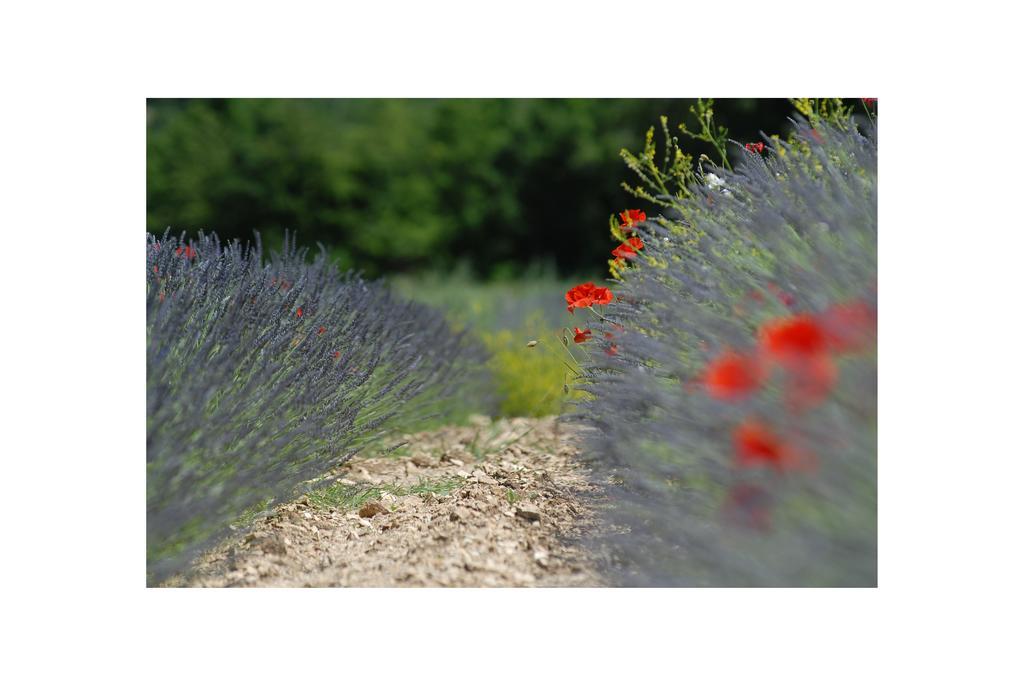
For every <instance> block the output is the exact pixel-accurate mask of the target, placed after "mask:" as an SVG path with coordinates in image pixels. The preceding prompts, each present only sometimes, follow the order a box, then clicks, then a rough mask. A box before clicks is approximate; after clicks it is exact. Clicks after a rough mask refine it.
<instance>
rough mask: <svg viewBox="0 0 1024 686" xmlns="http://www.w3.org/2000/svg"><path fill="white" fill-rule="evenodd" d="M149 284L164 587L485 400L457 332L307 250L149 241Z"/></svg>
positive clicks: (152, 492) (150, 497)
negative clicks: (335, 472) (279, 514)
mask: <svg viewBox="0 0 1024 686" xmlns="http://www.w3.org/2000/svg"><path fill="white" fill-rule="evenodd" d="M146 284H147V301H146V307H147V319H146V337H147V563H148V574H149V577H150V580H151V581H159V580H161V579H163V578H165V577H166V576H168V575H169V574H172V573H175V572H178V571H181V570H182V569H184V568H185V567H186V566H187V565H188V563H189V562H190V561H191V560H192V559H193V558H194V556H195V555H196V553H198V552H199V551H201V550H203V549H205V548H207V547H209V546H210V545H211V544H213V543H214V542H215V541H216V540H217V539H218V538H219V537H221V536H223V535H225V534H226V533H227V532H228V531H229V530H230V529H229V525H230V524H231V523H232V522H233V521H236V520H237V519H238V517H239V516H240V515H241V514H243V513H244V512H246V511H247V510H251V509H252V508H258V507H259V506H261V505H263V504H266V503H267V502H268V501H270V500H272V499H280V498H282V497H287V496H290V495H295V494H296V493H297V492H299V491H300V490H302V489H303V488H304V486H305V485H306V484H307V482H309V481H310V480H311V479H314V478H315V477H317V476H319V475H321V474H323V473H324V472H325V471H326V470H328V469H329V468H331V467H333V466H335V465H338V464H340V463H342V462H343V461H344V460H346V459H347V458H348V457H350V456H351V455H352V454H353V453H354V452H355V451H356V450H357V449H359V448H360V447H363V446H366V445H367V444H368V443H370V442H372V441H374V440H377V439H379V438H380V437H382V436H383V435H384V434H385V433H386V432H388V431H389V430H391V429H396V428H399V427H400V428H402V429H403V430H405V429H410V428H412V426H413V425H414V424H415V423H416V422H417V421H418V420H422V419H424V418H427V417H430V416H433V415H437V414H439V413H451V412H457V411H458V410H459V408H460V403H471V402H474V401H478V402H479V401H480V400H481V397H482V396H481V395H480V394H482V393H483V392H484V389H485V383H486V380H485V379H484V378H482V376H481V371H480V370H481V369H482V367H481V366H480V365H481V363H482V362H483V361H484V359H485V355H484V352H483V350H482V349H481V348H479V347H478V346H477V345H475V344H473V343H471V342H470V341H469V339H468V338H466V337H465V336H463V335H462V334H456V333H453V332H452V330H451V328H450V327H449V326H448V324H447V323H446V322H445V321H444V318H443V317H441V316H439V315H438V314H437V313H436V312H435V311H433V310H432V309H430V308H428V307H426V306H423V305H420V304H416V303H412V302H407V301H403V300H400V299H398V298H396V297H395V296H393V295H392V294H391V293H390V292H389V291H388V290H387V289H385V288H384V287H382V286H380V285H378V284H374V283H367V282H364V281H362V280H361V279H359V278H358V277H355V276H352V275H345V276H342V275H340V274H338V272H337V271H336V269H335V268H334V267H333V266H332V265H331V264H330V263H329V262H328V261H327V259H326V257H325V253H324V252H323V251H322V250H321V253H320V254H319V255H318V256H317V257H316V258H315V259H313V260H312V261H311V262H309V261H307V254H306V252H305V251H304V250H299V249H296V247H295V245H294V241H292V242H290V243H289V242H287V241H286V246H285V249H284V251H283V252H282V253H281V254H274V255H272V256H271V258H270V259H269V260H265V259H264V256H263V251H262V249H261V247H260V245H259V241H258V237H257V243H256V245H255V246H243V245H241V244H240V243H238V242H233V243H230V244H226V245H222V244H221V243H220V241H219V240H218V239H217V237H216V236H215V235H213V236H200V238H199V239H198V240H196V241H189V242H186V241H185V240H184V238H175V237H172V236H170V235H169V234H166V235H164V236H163V237H161V238H159V239H158V238H157V237H155V236H152V235H148V236H147V247H146ZM456 390H457V391H458V396H457V397H456V396H454V392H455V391H456Z"/></svg>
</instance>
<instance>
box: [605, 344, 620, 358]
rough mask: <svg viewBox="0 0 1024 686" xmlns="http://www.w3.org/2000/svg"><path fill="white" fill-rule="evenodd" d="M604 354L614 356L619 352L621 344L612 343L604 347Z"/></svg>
mask: <svg viewBox="0 0 1024 686" xmlns="http://www.w3.org/2000/svg"><path fill="white" fill-rule="evenodd" d="M604 354H605V355H607V356H608V357H614V356H615V355H618V354H619V346H617V345H615V344H614V343H612V344H611V345H610V346H608V347H607V348H605V349H604Z"/></svg>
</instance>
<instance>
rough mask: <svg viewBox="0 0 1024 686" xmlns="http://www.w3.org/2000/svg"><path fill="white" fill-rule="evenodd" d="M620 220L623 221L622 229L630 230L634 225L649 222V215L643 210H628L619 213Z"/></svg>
mask: <svg viewBox="0 0 1024 686" xmlns="http://www.w3.org/2000/svg"><path fill="white" fill-rule="evenodd" d="M619 218H620V219H622V227H623V228H629V227H631V226H633V225H634V224H639V223H640V222H645V221H647V213H646V212H644V211H643V210H626V211H625V212H619Z"/></svg>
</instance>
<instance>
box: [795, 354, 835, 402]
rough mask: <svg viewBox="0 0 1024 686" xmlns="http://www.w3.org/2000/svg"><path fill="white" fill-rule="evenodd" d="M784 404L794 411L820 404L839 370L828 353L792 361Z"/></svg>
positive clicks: (832, 384)
mask: <svg viewBox="0 0 1024 686" xmlns="http://www.w3.org/2000/svg"><path fill="white" fill-rule="evenodd" d="M787 371H788V372H789V377H788V379H787V382H786V404H787V405H788V406H789V409H790V410H792V411H794V412H803V411H805V410H809V409H811V408H813V407H816V406H818V405H820V404H821V403H822V402H823V401H824V400H825V398H827V397H828V394H829V393H831V392H832V388H833V387H834V386H835V385H836V380H837V379H838V377H839V371H838V370H837V369H836V364H835V362H834V361H833V360H832V358H831V357H829V356H828V355H814V356H812V357H809V358H806V359H803V360H800V361H793V362H792V363H791V364H790V365H789V366H788V367H787Z"/></svg>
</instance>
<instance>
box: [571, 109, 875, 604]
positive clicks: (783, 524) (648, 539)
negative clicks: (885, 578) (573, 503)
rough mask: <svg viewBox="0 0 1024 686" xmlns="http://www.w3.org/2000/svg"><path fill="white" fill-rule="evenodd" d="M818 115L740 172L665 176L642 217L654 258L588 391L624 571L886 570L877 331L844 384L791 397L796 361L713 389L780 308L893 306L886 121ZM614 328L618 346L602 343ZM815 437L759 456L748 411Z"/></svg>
mask: <svg viewBox="0 0 1024 686" xmlns="http://www.w3.org/2000/svg"><path fill="white" fill-rule="evenodd" d="M862 128H864V129H866V131H865V132H860V131H858V130H857V129H856V127H854V126H853V124H852V123H850V124H847V125H846V126H840V127H833V126H818V127H817V128H816V129H813V130H812V129H811V128H810V127H809V126H808V125H807V124H806V123H805V122H798V123H797V133H796V137H797V140H796V142H794V144H792V145H790V144H787V143H783V142H777V141H776V142H769V145H768V147H766V149H765V154H764V156H763V157H762V156H761V155H758V154H756V153H748V152H743V153H742V154H743V155H744V157H745V159H744V161H743V163H742V164H741V165H740V166H739V168H738V170H737V171H736V172H735V173H733V172H729V171H725V170H721V169H715V170H714V174H715V176H716V177H717V178H714V179H712V178H711V177H710V176H707V177H705V180H706V181H710V183H705V184H704V185H701V186H699V187H692V188H691V189H690V193H689V194H686V193H680V194H679V195H676V196H667V195H664V194H662V195H661V196H660V199H661V200H662V201H663V202H665V203H666V206H665V207H664V208H663V210H662V213H661V215H662V216H660V217H658V218H653V219H651V220H650V221H647V222H645V223H644V224H642V225H641V227H640V230H639V235H640V236H641V238H642V239H643V241H644V243H645V248H644V249H643V250H642V251H641V257H640V258H639V259H638V260H637V266H635V267H633V268H630V269H627V270H625V273H624V274H623V275H622V278H621V281H620V283H618V284H617V285H616V284H612V290H613V291H614V293H615V295H616V299H615V300H614V301H613V302H612V303H611V304H610V305H609V306H608V307H607V308H606V309H605V315H606V317H607V318H608V319H609V320H611V321H612V322H615V323H618V324H620V325H621V326H623V327H624V330H619V329H618V328H617V327H615V326H613V325H611V324H609V323H608V322H606V321H601V320H595V321H590V322H589V323H588V325H589V326H590V327H592V329H593V330H594V340H593V341H592V342H590V343H588V344H587V345H590V346H592V348H591V350H592V352H593V354H592V355H591V356H590V362H588V363H587V364H586V365H585V369H584V378H583V380H582V383H583V387H584V388H585V390H587V391H589V392H590V393H591V394H593V398H592V399H591V400H589V401H585V402H583V403H582V405H581V407H579V408H578V411H579V414H578V418H580V419H582V420H583V421H584V422H586V423H587V425H588V426H589V430H588V431H587V437H588V439H587V445H588V448H589V450H588V454H589V455H590V456H591V458H592V460H593V462H594V465H595V466H596V467H597V468H598V470H599V473H600V474H601V475H602V476H603V477H605V478H606V480H607V481H608V482H609V484H610V485H609V488H610V494H609V495H610V498H609V503H610V505H609V506H608V508H607V509H606V515H607V518H608V521H607V524H608V525H609V526H608V527H607V528H606V529H605V531H608V532H610V533H608V534H607V535H604V536H601V537H600V538H598V539H596V540H595V541H594V542H595V544H596V545H598V546H599V547H601V549H602V550H604V551H605V552H606V553H607V554H608V556H609V559H610V560H611V564H610V572H611V573H612V574H613V575H614V577H615V578H616V581H617V582H618V583H621V584H624V585H659V586H678V585H698V586H815V585H817V586H820V585H824V586H873V585H876V583H877V581H876V580H877V575H876V537H877V534H876V532H877V524H876V502H877V500H876V493H877V487H876V421H877V420H876V414H877V413H876V405H877V390H876V376H877V373H876V369H877V353H876V346H875V342H874V337H873V335H872V336H871V338H870V342H869V343H868V345H867V347H866V349H864V350H861V351H859V352H858V353H856V354H848V355H842V356H837V357H836V361H837V364H838V378H837V380H836V383H835V386H834V388H833V389H832V391H831V393H830V394H829V395H828V397H827V399H826V400H825V401H824V402H823V403H821V404H820V405H818V406H816V407H813V408H812V409H808V410H806V411H803V412H797V411H793V410H792V409H791V408H789V407H788V406H787V398H786V393H787V391H786V383H787V382H786V378H785V374H783V373H781V372H779V371H778V370H776V372H775V373H774V374H773V375H772V376H771V377H770V378H769V379H768V381H767V383H766V387H765V388H763V389H762V390H761V391H760V392H758V393H756V394H754V395H752V396H751V397H749V398H745V399H743V400H741V401H738V402H726V401H723V400H717V399H715V398H713V397H711V396H710V395H709V394H708V393H707V392H706V388H705V387H704V385H703V384H702V378H703V376H702V375H703V374H704V371H705V369H706V368H707V365H708V363H709V362H710V361H711V360H712V359H714V358H715V357H716V356H717V355H720V354H721V353H723V352H725V351H727V350H733V351H748V350H751V349H753V348H754V347H755V346H756V345H757V335H758V329H759V327H761V326H762V325H763V324H764V323H765V322H766V321H768V320H771V319H773V318H779V317H786V316H789V315H793V314H796V313H802V312H807V313H821V312H823V311H825V310H827V309H828V308H829V307H830V306H833V305H836V304H839V303H847V302H851V301H856V302H859V303H863V304H864V305H865V306H866V307H867V308H868V309H869V310H870V311H874V309H875V308H876V307H877V306H876V280H877V277H876V274H877V271H876V270H877V267H876V263H877V258H876V244H877V211H876V198H877V172H876V155H877V145H876V138H875V131H874V126H873V122H869V123H868V124H867V125H866V126H865V125H863V123H862ZM606 333H607V334H610V335H611V336H613V337H614V342H615V345H616V350H617V354H615V355H614V356H609V355H605V354H602V353H601V352H600V348H601V347H607V346H608V345H609V343H608V341H607V339H605V338H603V334H606ZM749 417H756V418H758V420H759V421H762V422H763V423H764V424H766V425H768V426H771V427H774V428H775V429H776V430H777V431H778V432H780V433H782V434H784V435H785V436H787V437H789V438H791V439H792V440H793V441H797V442H799V444H800V445H802V446H803V447H804V448H805V449H806V450H807V451H809V452H812V453H813V455H814V456H815V458H816V468H814V469H808V470H804V471H799V470H787V471H784V470H775V469H771V468H743V467H742V466H740V465H737V463H736V459H735V455H734V445H733V440H734V439H733V432H734V431H735V427H736V426H737V425H739V424H740V423H741V422H743V421H744V420H745V419H746V418H749Z"/></svg>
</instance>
